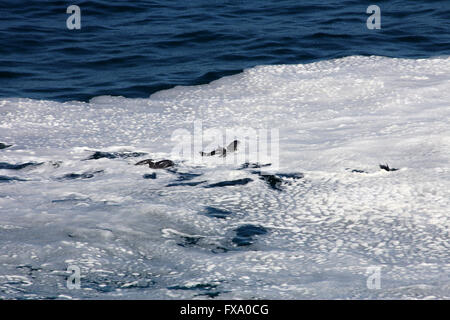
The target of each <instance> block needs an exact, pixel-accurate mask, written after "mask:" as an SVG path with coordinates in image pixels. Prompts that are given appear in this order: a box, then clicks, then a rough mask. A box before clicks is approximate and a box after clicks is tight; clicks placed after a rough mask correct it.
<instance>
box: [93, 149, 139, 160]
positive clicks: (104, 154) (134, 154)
mask: <svg viewBox="0 0 450 320" xmlns="http://www.w3.org/2000/svg"><path fill="white" fill-rule="evenodd" d="M146 154H147V153H145V152H104V151H95V152H94V153H93V154H92V155H91V156H89V157H88V158H87V159H85V160H98V159H104V158H106V159H116V158H122V159H127V158H137V157H142V156H145V155H146Z"/></svg>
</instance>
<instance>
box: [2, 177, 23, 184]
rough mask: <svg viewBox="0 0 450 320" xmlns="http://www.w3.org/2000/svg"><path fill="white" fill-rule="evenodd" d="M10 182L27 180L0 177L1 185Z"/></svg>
mask: <svg viewBox="0 0 450 320" xmlns="http://www.w3.org/2000/svg"><path fill="white" fill-rule="evenodd" d="M12 181H27V180H24V179H20V178H18V177H8V176H0V183H2V182H12Z"/></svg>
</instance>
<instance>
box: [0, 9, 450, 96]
mask: <svg viewBox="0 0 450 320" xmlns="http://www.w3.org/2000/svg"><path fill="white" fill-rule="evenodd" d="M69 4H70V3H68V2H66V1H44V2H43V1H20V0H17V1H11V0H9V1H2V2H1V3H0V14H1V16H2V18H1V19H0V43H1V46H0V96H1V97H26V98H39V99H52V100H60V101H61V100H63V101H66V100H88V99H90V98H92V97H95V96H99V95H106V94H108V95H123V96H125V97H148V96H149V95H150V94H152V93H154V92H156V91H159V90H161V89H165V88H169V87H173V86H175V85H195V84H201V83H207V82H210V81H211V80H215V79H218V78H220V77H222V76H224V75H229V74H235V73H239V72H241V71H242V70H243V69H245V68H249V67H253V66H256V65H266V64H268V65H273V64H296V63H303V62H313V61H317V60H324V59H330V58H338V57H345V56H350V55H381V56H389V57H415V58H418V57H429V56H435V55H448V54H449V53H450V34H449V32H448V30H449V29H450V3H449V2H448V1H447V0H441V1H376V4H377V5H379V6H380V8H381V16H382V21H381V27H382V28H381V30H369V29H367V27H366V19H367V18H368V16H369V15H368V14H366V9H367V7H368V6H369V5H370V4H373V1H327V2H326V3H325V2H322V1H311V0H307V1H297V0H282V1H278V0H264V1H241V0H228V1H226V0H225V1H210V0H190V1H98V0H97V1H77V3H76V4H77V5H79V6H80V8H81V30H68V29H67V27H66V19H67V17H68V16H69V15H68V14H66V9H67V7H68V5H69Z"/></svg>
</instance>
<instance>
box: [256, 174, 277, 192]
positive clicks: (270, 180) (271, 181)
mask: <svg viewBox="0 0 450 320" xmlns="http://www.w3.org/2000/svg"><path fill="white" fill-rule="evenodd" d="M260 179H262V180H264V181H266V182H267V184H268V185H269V186H270V187H271V188H272V189H274V190H281V184H282V183H283V180H282V179H281V178H279V177H277V176H275V175H273V174H260Z"/></svg>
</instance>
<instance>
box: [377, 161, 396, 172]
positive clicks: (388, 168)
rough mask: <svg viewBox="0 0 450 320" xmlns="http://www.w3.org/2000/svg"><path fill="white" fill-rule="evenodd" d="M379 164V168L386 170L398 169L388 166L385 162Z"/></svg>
mask: <svg viewBox="0 0 450 320" xmlns="http://www.w3.org/2000/svg"><path fill="white" fill-rule="evenodd" d="M379 166H380V169H382V170H386V171H397V170H399V169H398V168H390V167H389V165H388V164H387V163H386V164H380V165H379Z"/></svg>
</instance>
